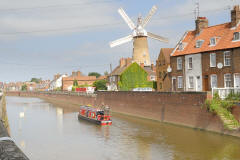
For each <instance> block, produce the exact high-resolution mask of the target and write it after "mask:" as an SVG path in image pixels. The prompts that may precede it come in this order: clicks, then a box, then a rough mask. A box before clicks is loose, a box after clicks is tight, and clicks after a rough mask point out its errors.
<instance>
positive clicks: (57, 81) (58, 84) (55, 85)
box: [49, 74, 67, 91]
mask: <svg viewBox="0 0 240 160" xmlns="http://www.w3.org/2000/svg"><path fill="white" fill-rule="evenodd" d="M64 77H67V74H56V75H54V79H53V80H52V81H51V82H50V84H49V90H50V91H53V90H56V89H62V86H63V83H62V79H63V78H64Z"/></svg>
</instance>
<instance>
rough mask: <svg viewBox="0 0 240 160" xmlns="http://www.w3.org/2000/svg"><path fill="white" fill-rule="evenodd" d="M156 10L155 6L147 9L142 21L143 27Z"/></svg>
mask: <svg viewBox="0 0 240 160" xmlns="http://www.w3.org/2000/svg"><path fill="white" fill-rule="evenodd" d="M156 11H157V6H153V7H152V9H151V10H150V11H149V13H148V15H147V17H146V18H145V19H144V21H143V23H142V26H143V28H144V27H145V26H146V25H147V24H148V22H149V21H150V19H151V18H152V16H153V15H154V14H155V12H156Z"/></svg>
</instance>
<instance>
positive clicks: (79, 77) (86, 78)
mask: <svg viewBox="0 0 240 160" xmlns="http://www.w3.org/2000/svg"><path fill="white" fill-rule="evenodd" d="M96 79H97V78H96V76H78V77H63V80H67V81H69V80H70V81H74V80H78V81H92V80H96Z"/></svg>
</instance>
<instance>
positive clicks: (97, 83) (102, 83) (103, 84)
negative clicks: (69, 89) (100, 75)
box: [93, 80, 107, 90]
mask: <svg viewBox="0 0 240 160" xmlns="http://www.w3.org/2000/svg"><path fill="white" fill-rule="evenodd" d="M106 83H107V81H106V80H97V81H95V82H94V83H93V87H96V90H107V86H106Z"/></svg>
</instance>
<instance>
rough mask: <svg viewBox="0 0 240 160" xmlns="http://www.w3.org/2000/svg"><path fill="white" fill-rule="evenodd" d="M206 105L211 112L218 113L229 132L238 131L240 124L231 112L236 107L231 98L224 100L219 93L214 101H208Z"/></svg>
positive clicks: (215, 95)
mask: <svg viewBox="0 0 240 160" xmlns="http://www.w3.org/2000/svg"><path fill="white" fill-rule="evenodd" d="M206 105H207V107H208V110H209V111H210V112H213V113H216V114H217V115H218V116H219V118H220V119H221V120H222V122H223V124H224V127H225V128H226V129H228V130H237V129H239V128H240V123H239V122H238V120H236V119H235V117H234V116H233V115H232V113H231V110H232V107H233V105H234V103H233V101H232V99H231V98H229V97H228V98H227V99H225V100H222V99H221V98H220V97H219V95H218V94H217V93H215V94H214V97H213V99H212V100H207V101H206Z"/></svg>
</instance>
